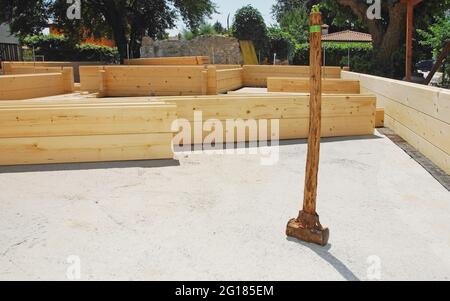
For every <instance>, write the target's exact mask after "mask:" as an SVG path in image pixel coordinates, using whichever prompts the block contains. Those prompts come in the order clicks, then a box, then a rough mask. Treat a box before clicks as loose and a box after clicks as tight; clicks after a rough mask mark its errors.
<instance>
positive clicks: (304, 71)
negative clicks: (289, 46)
mask: <svg viewBox="0 0 450 301" xmlns="http://www.w3.org/2000/svg"><path fill="white" fill-rule="evenodd" d="M340 72H341V69H340V68H339V67H324V74H325V75H326V77H327V78H336V79H337V78H340ZM80 74H81V90H82V91H88V92H91V93H100V95H101V96H104V97H107V96H111V97H122V96H123V97H125V96H184V95H217V94H220V93H227V92H228V91H232V90H236V89H239V88H242V87H267V78H269V77H280V76H282V77H299V76H305V77H307V76H308V74H309V67H308V66H251V65H244V66H242V67H241V66H239V65H205V66H145V65H141V66H84V67H80Z"/></svg>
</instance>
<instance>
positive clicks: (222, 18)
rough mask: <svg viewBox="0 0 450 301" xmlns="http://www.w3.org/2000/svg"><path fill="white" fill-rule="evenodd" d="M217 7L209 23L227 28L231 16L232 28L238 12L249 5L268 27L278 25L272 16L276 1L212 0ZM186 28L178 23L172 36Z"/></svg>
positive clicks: (171, 32)
mask: <svg viewBox="0 0 450 301" xmlns="http://www.w3.org/2000/svg"><path fill="white" fill-rule="evenodd" d="M212 1H213V2H214V3H215V4H216V5H217V11H218V13H217V14H214V15H213V16H212V17H211V20H209V21H208V22H209V23H213V24H214V23H215V22H216V21H219V22H220V23H222V25H223V26H224V27H226V26H227V17H228V14H230V26H231V24H232V22H233V17H234V14H235V13H236V11H237V10H238V9H239V8H241V7H243V6H246V5H248V4H250V5H252V6H253V7H254V8H257V9H258V10H259V11H260V12H261V14H262V16H263V17H264V20H265V21H266V24H267V25H271V24H274V23H276V22H275V20H274V19H273V17H272V15H271V13H270V12H271V11H272V6H273V5H274V4H275V3H276V0H212ZM185 27H186V26H185V25H184V23H183V22H182V21H179V22H178V26H177V28H176V29H172V30H170V31H169V34H170V35H171V36H176V35H177V34H178V33H179V32H181V31H182V30H183V28H185Z"/></svg>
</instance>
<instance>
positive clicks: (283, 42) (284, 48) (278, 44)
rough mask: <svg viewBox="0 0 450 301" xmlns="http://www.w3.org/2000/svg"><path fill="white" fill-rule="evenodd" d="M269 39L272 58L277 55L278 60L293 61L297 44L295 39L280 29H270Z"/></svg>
mask: <svg viewBox="0 0 450 301" xmlns="http://www.w3.org/2000/svg"><path fill="white" fill-rule="evenodd" d="M268 39H269V57H270V58H272V57H273V55H274V53H276V54H277V58H278V59H281V60H285V59H288V60H292V58H293V54H294V50H295V44H296V41H295V39H294V37H292V36H291V35H290V34H289V33H288V32H285V31H283V30H282V29H281V28H279V27H270V28H269V30H268Z"/></svg>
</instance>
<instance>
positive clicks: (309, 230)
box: [286, 12, 330, 246]
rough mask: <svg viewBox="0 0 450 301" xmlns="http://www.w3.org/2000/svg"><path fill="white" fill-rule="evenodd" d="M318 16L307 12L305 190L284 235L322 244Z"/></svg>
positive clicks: (325, 231)
mask: <svg viewBox="0 0 450 301" xmlns="http://www.w3.org/2000/svg"><path fill="white" fill-rule="evenodd" d="M321 29H322V15H321V14H320V12H313V13H311V15H310V43H311V45H310V48H311V49H310V67H309V68H310V82H311V84H310V88H311V96H310V103H309V107H310V108H309V109H310V117H309V136H308V154H307V160H306V175H305V190H304V200H303V210H302V211H300V214H299V216H298V217H297V218H295V219H292V220H290V221H289V223H288V225H287V230H286V235H287V236H289V237H294V238H297V239H299V240H303V241H305V242H311V243H315V244H319V245H321V246H325V245H326V244H327V243H328V238H329V233H330V232H329V230H328V229H327V228H323V227H322V225H321V224H320V221H319V215H318V214H317V213H316V198H317V175H318V172H319V153H320V136H321V102H322V32H321Z"/></svg>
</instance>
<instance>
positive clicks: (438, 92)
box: [343, 72, 450, 172]
mask: <svg viewBox="0 0 450 301" xmlns="http://www.w3.org/2000/svg"><path fill="white" fill-rule="evenodd" d="M343 77H344V78H351V79H358V80H360V82H361V88H362V90H363V91H364V92H369V93H373V94H375V95H377V99H378V106H379V107H380V108H383V109H384V111H385V126H386V127H388V128H390V129H392V130H393V131H395V132H396V134H397V135H399V136H401V137H402V138H403V139H405V140H406V141H408V143H410V144H411V145H412V146H414V147H416V148H417V149H418V150H419V151H420V152H421V153H422V154H423V155H425V156H426V157H427V158H428V159H430V160H431V161H432V162H433V163H435V164H436V165H438V166H439V167H440V168H442V169H443V170H446V171H447V172H448V170H449V163H448V162H449V161H448V154H449V153H450V92H449V91H448V90H445V89H439V88H434V87H428V86H423V85H418V84H413V83H407V82H402V81H397V80H391V79H386V78H381V77H376V76H370V75H365V74H358V73H354V72H343Z"/></svg>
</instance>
